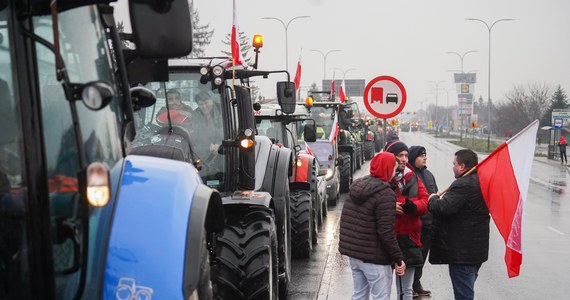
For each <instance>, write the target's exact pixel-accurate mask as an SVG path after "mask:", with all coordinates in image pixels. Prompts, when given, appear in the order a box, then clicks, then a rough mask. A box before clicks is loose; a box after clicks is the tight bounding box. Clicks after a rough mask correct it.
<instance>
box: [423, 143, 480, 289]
mask: <svg viewBox="0 0 570 300" xmlns="http://www.w3.org/2000/svg"><path fill="white" fill-rule="evenodd" d="M477 162H478V159H477V154H476V153H475V152H473V151H471V150H469V149H462V150H459V151H457V152H456V153H455V159H454V160H453V173H454V174H455V178H456V180H455V181H454V182H453V183H452V184H451V186H450V187H449V189H448V190H447V192H445V193H443V194H442V195H438V194H432V195H431V196H430V198H429V204H428V207H429V211H430V212H431V213H432V214H433V224H432V245H431V253H430V256H429V262H430V263H432V264H448V265H449V276H450V277H451V283H452V285H453V294H454V295H455V299H473V298H474V296H475V291H474V287H475V280H476V279H477V275H478V272H479V268H480V267H481V264H482V263H483V262H485V261H487V258H488V256H489V221H490V216H489V210H488V209H487V205H486V204H485V200H484V199H483V195H482V194H481V188H480V186H479V177H478V176H477V173H476V171H474V172H471V173H470V174H467V175H465V174H466V173H467V172H468V171H469V170H471V169H472V168H473V167H475V166H476V165H477Z"/></svg>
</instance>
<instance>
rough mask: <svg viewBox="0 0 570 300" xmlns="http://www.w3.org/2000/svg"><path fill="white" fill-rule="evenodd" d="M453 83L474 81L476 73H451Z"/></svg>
mask: <svg viewBox="0 0 570 300" xmlns="http://www.w3.org/2000/svg"><path fill="white" fill-rule="evenodd" d="M453 78H454V79H455V80H454V81H455V83H476V82H477V74H476V73H455V74H453Z"/></svg>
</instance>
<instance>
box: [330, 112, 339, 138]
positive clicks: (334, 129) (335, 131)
mask: <svg viewBox="0 0 570 300" xmlns="http://www.w3.org/2000/svg"><path fill="white" fill-rule="evenodd" d="M337 135H338V113H337V114H335V115H334V121H333V124H332V128H331V134H330V135H329V142H330V143H331V144H332V143H333V142H334V139H335V138H336V137H337Z"/></svg>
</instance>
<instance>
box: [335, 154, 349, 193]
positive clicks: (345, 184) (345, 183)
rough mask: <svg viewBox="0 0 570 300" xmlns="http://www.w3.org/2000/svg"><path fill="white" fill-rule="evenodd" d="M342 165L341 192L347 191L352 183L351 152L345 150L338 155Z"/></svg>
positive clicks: (340, 169)
mask: <svg viewBox="0 0 570 300" xmlns="http://www.w3.org/2000/svg"><path fill="white" fill-rule="evenodd" d="M338 158H339V161H340V165H339V168H338V169H339V171H340V192H341V193H347V192H348V191H349V190H350V185H351V184H352V166H351V163H350V154H349V153H346V152H343V153H340V154H339V155H338Z"/></svg>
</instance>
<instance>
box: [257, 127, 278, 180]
mask: <svg viewBox="0 0 570 300" xmlns="http://www.w3.org/2000/svg"><path fill="white" fill-rule="evenodd" d="M275 151H277V147H274V145H273V143H272V142H271V140H270V139H269V138H268V137H266V136H255V190H256V191H259V190H261V188H262V185H263V179H264V178H265V172H266V170H267V166H268V161H269V155H270V154H271V153H272V152H275Z"/></svg>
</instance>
